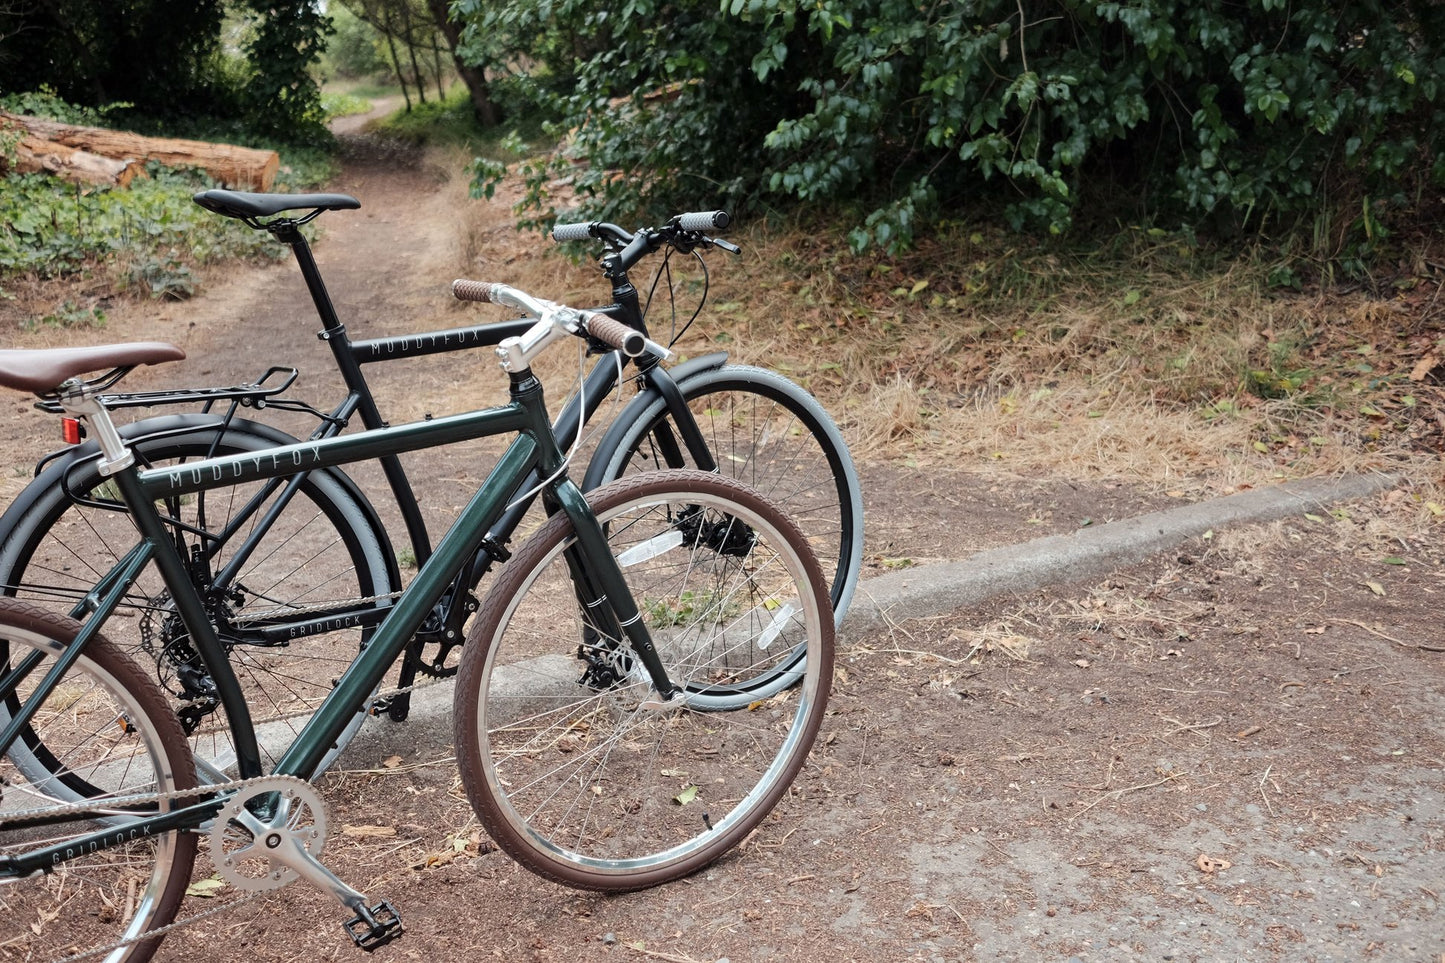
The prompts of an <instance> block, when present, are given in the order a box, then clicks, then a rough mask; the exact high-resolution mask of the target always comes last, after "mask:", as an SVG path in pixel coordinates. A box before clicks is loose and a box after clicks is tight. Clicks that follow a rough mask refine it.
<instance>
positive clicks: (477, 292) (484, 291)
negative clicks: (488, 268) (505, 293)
mask: <svg viewBox="0 0 1445 963" xmlns="http://www.w3.org/2000/svg"><path fill="white" fill-rule="evenodd" d="M452 297H454V298H456V299H457V300H458V301H487V302H490V301H491V300H492V283H491V282H490V281H468V280H466V279H465V278H457V279H456V280H455V281H453V282H452Z"/></svg>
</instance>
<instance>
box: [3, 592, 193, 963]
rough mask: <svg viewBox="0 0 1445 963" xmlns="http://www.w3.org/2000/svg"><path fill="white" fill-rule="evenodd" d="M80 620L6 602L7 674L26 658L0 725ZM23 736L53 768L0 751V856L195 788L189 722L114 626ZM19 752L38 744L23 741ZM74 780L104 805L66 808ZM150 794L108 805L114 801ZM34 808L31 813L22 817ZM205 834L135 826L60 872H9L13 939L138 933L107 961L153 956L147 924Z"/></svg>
mask: <svg viewBox="0 0 1445 963" xmlns="http://www.w3.org/2000/svg"><path fill="white" fill-rule="evenodd" d="M77 629H78V626H77V624H76V623H75V622H73V621H71V620H69V619H64V618H60V617H57V616H55V615H53V614H50V613H47V612H44V611H42V610H41V609H39V608H36V607H34V606H31V605H27V604H25V603H20V602H16V601H14V600H9V599H3V600H0V678H3V677H6V676H7V675H8V674H9V673H11V671H12V670H14V669H16V668H18V667H22V666H24V667H26V668H28V669H29V671H28V672H26V673H25V674H24V678H22V679H20V680H18V682H16V683H15V684H14V687H13V688H9V689H6V690H5V691H4V692H0V730H3V729H4V728H5V727H6V726H8V725H9V723H10V721H11V719H12V718H14V714H15V713H16V712H17V711H18V709H19V707H20V706H22V705H27V704H28V701H29V700H30V699H31V698H32V697H33V694H34V692H35V688H36V686H37V685H38V683H39V682H40V680H41V679H43V678H44V677H45V675H46V673H47V672H48V671H49V669H50V668H52V667H53V666H54V664H55V660H56V658H57V657H58V656H59V655H61V654H62V653H64V652H65V650H66V649H67V648H68V647H69V646H70V645H71V643H72V641H73V639H74V637H75V633H76V631H77ZM21 740H22V744H24V745H30V746H34V745H42V746H44V747H45V751H46V752H47V754H48V756H49V759H50V760H51V768H50V769H48V770H47V771H44V772H42V773H40V774H39V775H38V776H37V774H36V772H35V770H34V769H33V767H31V766H28V765H25V766H21V765H17V763H16V759H15V753H14V752H12V753H7V754H6V755H5V757H4V758H3V759H0V786H3V792H4V795H3V796H0V856H3V857H15V856H19V855H21V854H23V853H26V852H29V851H33V850H35V849H36V848H38V847H40V846H42V845H51V844H56V843H59V844H64V843H67V842H69V841H71V840H78V839H80V838H81V837H85V836H87V835H90V834H92V833H94V832H96V831H97V830H102V829H116V830H124V829H125V828H126V826H127V825H128V824H131V823H135V822H136V821H137V820H138V819H141V818H143V817H146V816H150V815H154V814H156V813H158V812H163V811H166V810H168V809H171V808H174V806H175V805H176V802H175V800H174V798H172V799H169V800H168V799H161V798H156V797H158V796H160V795H163V794H174V793H176V792H178V791H184V790H187V789H192V788H194V787H195V786H196V778H195V769H194V767H193V766H192V763H191V755H190V750H189V748H188V746H187V744H186V737H185V734H184V733H183V732H182V731H181V727H180V724H179V723H178V722H177V720H176V717H175V715H174V713H173V712H172V711H171V708H170V705H169V704H168V702H167V700H166V698H165V697H164V695H162V693H161V692H160V690H159V689H158V688H157V687H156V685H155V683H154V682H152V681H151V680H150V679H149V678H147V675H146V673H145V672H143V671H142V670H141V669H140V668H139V667H138V666H136V665H135V663H133V662H132V661H130V660H129V659H126V658H125V657H124V656H123V655H121V654H120V652H119V651H117V650H116V648H115V647H114V646H113V645H111V644H110V643H109V642H108V641H107V640H105V639H103V638H99V637H97V638H94V639H92V640H91V641H90V642H89V643H88V644H87V646H86V649H85V653H84V654H83V655H81V656H80V658H79V659H78V660H77V661H76V662H75V664H74V665H73V667H72V668H71V669H70V670H69V671H68V672H67V673H66V675H65V676H64V678H62V679H61V681H60V684H59V685H58V686H57V687H56V688H55V689H54V690H53V691H52V692H51V693H50V694H49V696H48V697H47V698H46V699H45V700H44V701H43V702H42V703H41V705H40V707H39V710H38V712H37V713H36V714H35V715H34V716H33V717H32V719H31V721H30V723H29V725H28V726H26V728H25V729H24V731H23V732H22V734H21ZM20 755H21V756H22V757H25V756H27V755H28V753H27V752H24V751H22V752H21V753H20ZM75 786H84V787H86V796H87V798H88V799H89V800H90V801H91V802H94V803H95V804H96V805H97V807H105V808H104V811H103V812H94V811H92V812H90V813H88V814H78V813H69V814H67V813H63V812H55V810H57V809H59V808H61V807H63V806H65V805H66V804H67V802H68V800H69V798H70V795H71V792H72V790H73V788H74V787H75ZM131 796H145V797H149V798H147V799H145V800H144V801H129V802H124V803H119V804H117V805H113V806H106V800H107V799H119V798H121V797H131ZM22 813H23V815H22ZM195 850H196V836H195V834H194V833H189V832H179V831H172V832H166V833H160V834H150V833H140V832H138V833H137V838H136V839H134V840H131V841H129V842H123V843H120V844H118V845H115V846H111V847H108V848H105V849H100V850H98V851H94V852H91V853H89V854H88V855H85V856H80V857H77V858H74V859H68V860H64V861H61V862H58V863H56V865H55V866H54V867H53V871H51V872H48V873H45V874H44V875H38V876H32V877H28V878H25V879H20V880H18V881H8V882H7V881H6V880H4V879H3V878H0V915H3V916H4V918H5V919H6V920H7V921H8V922H7V925H6V930H7V932H8V933H12V934H14V936H13V938H12V937H11V936H7V937H6V940H7V942H6V943H5V944H4V945H5V946H7V947H9V948H10V949H11V950H14V949H15V948H16V947H18V952H19V957H18V958H19V959H44V960H49V959H55V958H58V957H62V956H70V955H72V954H75V953H79V952H84V951H87V950H92V949H95V948H96V947H103V946H108V945H110V944H112V943H114V942H118V941H137V942H131V943H129V944H128V945H126V946H123V947H121V948H118V949H115V950H113V951H112V952H110V953H109V954H107V955H106V956H105V957H104V958H105V959H106V960H107V961H109V963H119V961H121V960H125V961H129V963H139V961H143V960H148V959H150V957H151V955H152V954H153V953H154V952H155V949H156V945H157V944H159V942H160V939H159V938H156V939H152V940H144V939H142V938H143V937H144V935H145V934H146V933H148V932H150V931H152V930H154V929H156V928H158V927H161V926H165V925H166V924H167V923H169V922H171V920H172V919H173V918H174V917H175V914H176V910H177V908H178V907H179V906H180V903H181V899H182V897H183V896H184V895H185V890H186V886H187V885H188V884H189V882H190V876H191V866H192V861H193V860H194V858H195Z"/></svg>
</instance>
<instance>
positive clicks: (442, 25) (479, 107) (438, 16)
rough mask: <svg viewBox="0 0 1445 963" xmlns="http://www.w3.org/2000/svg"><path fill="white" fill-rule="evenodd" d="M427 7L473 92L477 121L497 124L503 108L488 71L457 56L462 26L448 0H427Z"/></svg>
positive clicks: (458, 74) (458, 71) (465, 81)
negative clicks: (450, 13) (488, 82)
mask: <svg viewBox="0 0 1445 963" xmlns="http://www.w3.org/2000/svg"><path fill="white" fill-rule="evenodd" d="M427 7H429V8H430V9H431V14H432V17H433V19H435V20H436V22H437V28H438V29H440V30H441V32H442V36H443V37H446V38H447V46H448V47H450V48H451V51H452V62H453V63H454V64H456V65H457V76H458V77H460V78H462V83H464V84H466V85H467V90H468V91H469V92H470V93H471V96H472V113H474V114H476V115H477V123H479V124H481V125H482V126H483V127H495V126H497V125H498V124H500V123H501V122H502V110H501V108H500V107H498V106H497V104H496V102H495V101H493V100H492V90H491V87H490V86H489V85H488V84H487V75H486V71H485V70H484V69H483V68H481V67H473V66H471V65H470V64H467V63H464V62H463V61H462V60H461V58H459V57H458V56H457V47H458V45H460V44H461V42H462V28H461V27H459V26H458V25H457V24H456V23H455V22H453V20H452V19H451V17H450V16H449V11H448V9H447V0H427Z"/></svg>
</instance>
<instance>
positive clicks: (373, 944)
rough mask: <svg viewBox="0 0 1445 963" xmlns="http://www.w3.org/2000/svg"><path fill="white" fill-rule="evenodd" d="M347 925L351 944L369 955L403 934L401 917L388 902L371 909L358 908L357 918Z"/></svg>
mask: <svg viewBox="0 0 1445 963" xmlns="http://www.w3.org/2000/svg"><path fill="white" fill-rule="evenodd" d="M345 925H346V935H347V936H349V937H351V942H353V943H355V944H356V945H357V947H359V948H360V949H363V950H365V951H366V952H368V953H370V952H371V951H372V950H374V949H376V948H377V947H378V946H385V945H386V944H388V943H390V942H391V941H392V940H394V939H396V938H397V937H398V936H400V935H401V934H402V927H401V915H400V914H399V913H397V911H396V908H395V907H393V906H392V905H391V904H390V903H388V902H387V901H386V900H382V901H381V902H380V903H377V904H376V905H375V906H373V907H371V908H369V909H368V908H367V907H366V905H365V904H362V905H361V906H358V907H357V908H356V916H355V918H354V919H352V920H351V921H350V922H348V923H346V924H345Z"/></svg>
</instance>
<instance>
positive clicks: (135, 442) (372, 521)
mask: <svg viewBox="0 0 1445 963" xmlns="http://www.w3.org/2000/svg"><path fill="white" fill-rule="evenodd" d="M116 430H117V431H119V432H120V436H121V438H122V439H123V440H125V441H126V442H127V443H129V444H130V445H131V446H132V447H134V448H136V449H137V450H138V451H139V452H140V453H141V454H144V453H145V449H146V447H147V446H148V445H154V444H159V443H161V442H164V441H165V440H166V439H168V438H175V437H178V436H181V435H187V434H190V433H192V432H195V431H217V432H219V431H233V432H239V433H241V434H247V435H251V436H253V437H255V438H257V439H259V440H260V441H262V442H264V443H265V445H266V447H276V446H279V445H291V444H296V443H298V442H299V441H300V439H298V438H295V437H293V436H291V435H288V434H287V433H286V432H284V431H282V430H280V429H279V428H273V427H272V426H270V425H267V424H263V423H261V422H259V421H248V420H246V419H244V418H232V419H230V420H229V421H227V420H226V419H225V418H223V417H221V416H220V415H207V414H179V415H157V416H155V417H153V418H143V419H141V420H140V421H133V422H130V423H129V424H125V425H117V426H116ZM99 459H100V447H99V445H97V444H96V442H95V441H87V442H83V443H82V444H79V445H72V446H71V447H69V448H62V449H60V450H59V451H53V452H51V453H50V454H48V455H46V456H45V457H44V458H42V459H40V461H39V463H37V464H36V466H35V480H34V481H32V482H30V483H29V484H28V485H26V486H25V488H24V489H23V490H22V491H21V492H20V494H19V495H17V496H15V500H14V501H13V502H11V503H10V507H9V508H7V509H6V510H5V513H4V514H3V515H0V544H4V543H5V542H6V541H8V540H9V538H10V533H11V531H13V530H14V527H15V522H16V520H17V519H19V518H21V517H23V516H24V515H25V513H26V512H28V511H29V510H30V508H31V506H33V505H34V504H35V502H36V500H37V499H39V498H40V497H41V496H42V495H43V494H45V493H46V492H47V491H48V490H49V489H50V488H53V487H55V486H57V485H64V484H65V477H66V476H67V475H68V474H69V473H70V472H72V471H74V470H75V469H76V468H78V467H80V466H82V465H84V464H85V463H86V462H91V461H98V460H99ZM318 472H320V473H324V474H326V475H328V476H329V477H330V479H331V480H332V481H334V482H336V483H337V484H338V485H340V486H341V488H342V489H343V490H344V491H345V492H346V494H347V495H348V496H350V497H351V498H352V499H353V500H354V501H355V502H356V504H357V506H358V507H360V508H361V510H362V513H363V514H364V515H365V516H366V522H367V524H368V525H370V526H371V528H372V530H373V531H374V532H375V533H376V536H377V540H378V542H379V543H380V545H381V548H382V551H383V552H384V553H385V555H386V560H387V563H386V564H387V577H388V578H390V579H391V583H392V587H394V588H400V586H401V570H400V568H399V567H398V566H397V562H396V552H395V551H393V550H392V546H391V539H390V537H388V535H387V531H386V527H385V526H384V525H382V523H381V516H380V515H378V514H377V512H376V509H375V507H373V506H372V504H371V500H370V499H368V498H367V497H366V495H365V494H364V493H363V492H362V491H361V488H360V487H359V486H358V485H357V484H356V482H355V481H353V480H352V478H351V476H350V475H348V474H346V473H345V472H343V471H339V470H337V469H335V468H325V469H318Z"/></svg>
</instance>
